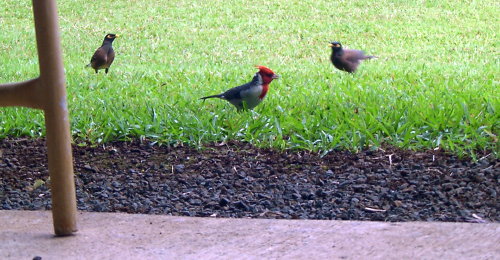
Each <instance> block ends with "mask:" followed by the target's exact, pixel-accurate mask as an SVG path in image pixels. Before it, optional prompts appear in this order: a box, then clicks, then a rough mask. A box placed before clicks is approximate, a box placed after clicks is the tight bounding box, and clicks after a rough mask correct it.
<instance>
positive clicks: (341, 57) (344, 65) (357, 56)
mask: <svg viewBox="0 0 500 260" xmlns="http://www.w3.org/2000/svg"><path fill="white" fill-rule="evenodd" d="M329 46H330V47H332V56H331V57H330V60H331V61H332V63H333V66H335V68H337V69H339V70H343V71H347V72H349V73H353V72H355V71H356V69H357V68H358V66H359V63H360V62H361V61H362V60H367V59H372V58H376V57H375V56H366V55H365V53H364V52H363V51H360V50H347V49H343V48H342V44H340V42H331V43H330V44H329Z"/></svg>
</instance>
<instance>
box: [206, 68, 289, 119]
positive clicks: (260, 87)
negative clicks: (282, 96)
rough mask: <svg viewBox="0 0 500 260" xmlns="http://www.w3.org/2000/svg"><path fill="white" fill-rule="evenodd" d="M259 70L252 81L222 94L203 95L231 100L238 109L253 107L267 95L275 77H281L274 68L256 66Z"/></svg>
mask: <svg viewBox="0 0 500 260" xmlns="http://www.w3.org/2000/svg"><path fill="white" fill-rule="evenodd" d="M256 67H257V68H258V69H259V71H258V72H257V73H255V76H254V77H253V79H252V81H250V82H248V83H246V84H244V85H241V86H238V87H235V88H232V89H230V90H228V91H226V92H224V93H222V94H218V95H212V96H208V97H202V98H201V99H203V100H205V99H207V98H220V99H225V100H227V101H229V103H231V104H233V105H234V106H235V107H236V108H237V109H238V110H242V109H253V108H254V107H256V106H257V105H258V104H259V103H260V102H262V100H264V98H265V97H266V94H267V91H268V90H269V84H270V83H271V81H273V79H277V78H279V75H277V74H275V73H274V72H273V71H272V70H270V69H269V68H267V67H264V66H256Z"/></svg>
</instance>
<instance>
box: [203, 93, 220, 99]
mask: <svg viewBox="0 0 500 260" xmlns="http://www.w3.org/2000/svg"><path fill="white" fill-rule="evenodd" d="M207 98H222V94H218V95H212V96H206V97H202V98H200V99H202V100H205V99H207Z"/></svg>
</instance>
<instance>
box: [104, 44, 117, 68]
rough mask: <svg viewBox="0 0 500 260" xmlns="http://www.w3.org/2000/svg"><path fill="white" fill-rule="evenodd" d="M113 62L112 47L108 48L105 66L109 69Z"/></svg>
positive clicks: (113, 53) (113, 51) (113, 52)
mask: <svg viewBox="0 0 500 260" xmlns="http://www.w3.org/2000/svg"><path fill="white" fill-rule="evenodd" d="M114 60H115V50H113V47H110V48H109V50H108V60H107V62H106V65H107V66H108V67H109V66H111V63H113V61H114Z"/></svg>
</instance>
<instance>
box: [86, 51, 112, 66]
mask: <svg viewBox="0 0 500 260" xmlns="http://www.w3.org/2000/svg"><path fill="white" fill-rule="evenodd" d="M107 54H108V52H107V50H106V49H104V48H102V47H101V48H99V49H97V50H96V51H95V53H94V55H92V59H91V60H90V64H91V65H92V67H93V68H99V67H101V66H103V65H104V64H106V62H107V59H108V58H107V56H108V55H107Z"/></svg>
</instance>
